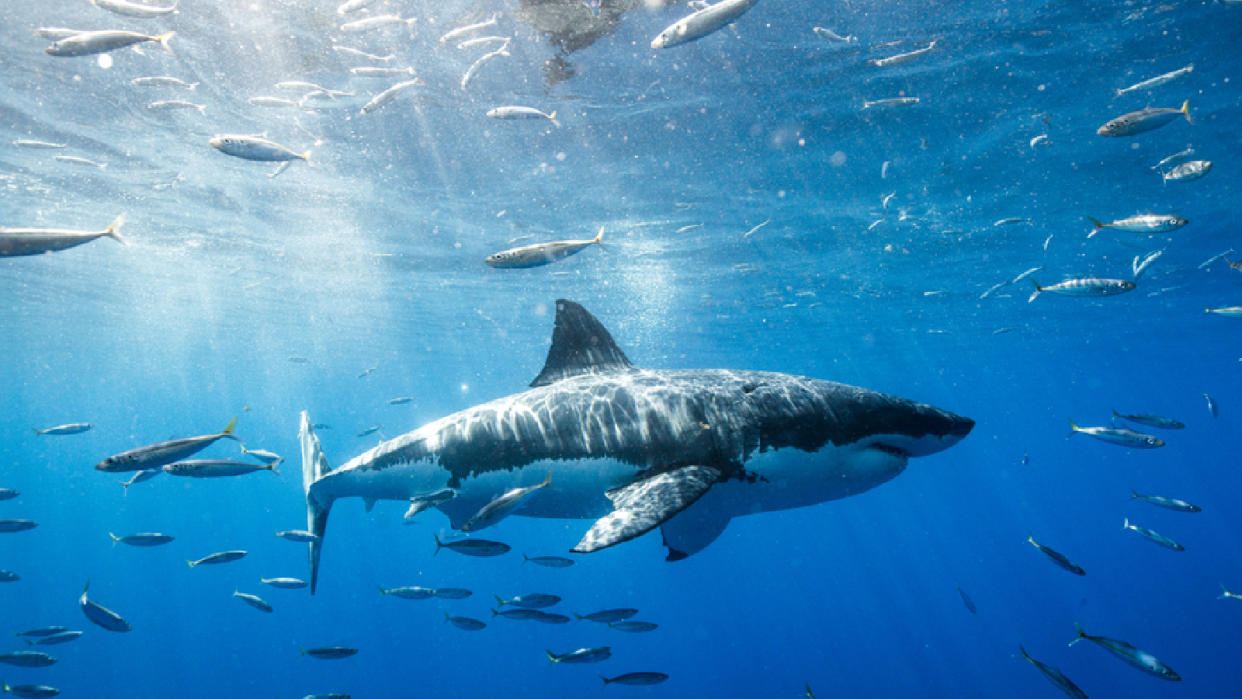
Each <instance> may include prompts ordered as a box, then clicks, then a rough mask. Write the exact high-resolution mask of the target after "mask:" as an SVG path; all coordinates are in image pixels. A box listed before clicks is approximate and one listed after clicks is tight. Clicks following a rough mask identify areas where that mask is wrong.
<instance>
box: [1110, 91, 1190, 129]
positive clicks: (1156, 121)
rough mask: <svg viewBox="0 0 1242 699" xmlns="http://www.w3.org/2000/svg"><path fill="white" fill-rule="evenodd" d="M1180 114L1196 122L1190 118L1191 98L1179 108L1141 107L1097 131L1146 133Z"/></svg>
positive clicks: (1187, 119)
mask: <svg viewBox="0 0 1242 699" xmlns="http://www.w3.org/2000/svg"><path fill="white" fill-rule="evenodd" d="M1179 116H1184V117H1186V121H1188V122H1190V123H1191V124H1194V123H1195V122H1194V120H1193V119H1191V118H1190V100H1186V101H1185V102H1183V103H1182V106H1181V107H1180V108H1178V109H1173V108H1171V107H1148V108H1147V109H1140V110H1138V111H1136V112H1129V113H1127V114H1122V115H1121V116H1119V117H1117V118H1116V119H1113V120H1111V121H1109V122H1108V123H1107V124H1104V125H1103V126H1101V127H1100V128H1099V129H1097V130H1096V133H1097V134H1099V135H1101V136H1111V137H1118V136H1133V135H1135V134H1140V133H1144V132H1146V131H1151V130H1153V129H1158V128H1160V127H1161V126H1164V125H1165V124H1167V123H1169V122H1171V121H1173V120H1174V119H1176V118H1178V117H1179Z"/></svg>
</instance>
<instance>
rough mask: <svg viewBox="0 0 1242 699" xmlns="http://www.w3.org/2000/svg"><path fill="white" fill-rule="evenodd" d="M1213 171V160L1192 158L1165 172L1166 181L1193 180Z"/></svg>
mask: <svg viewBox="0 0 1242 699" xmlns="http://www.w3.org/2000/svg"><path fill="white" fill-rule="evenodd" d="M1211 171H1212V161H1211V160H1191V161H1190V162H1188V163H1182V164H1181V165H1178V166H1177V167H1175V168H1173V169H1172V170H1169V171H1168V172H1166V173H1164V175H1162V177H1163V178H1164V181H1165V182H1191V181H1193V180H1197V179H1199V178H1200V177H1203V176H1204V175H1206V174H1208V173H1209V172H1211Z"/></svg>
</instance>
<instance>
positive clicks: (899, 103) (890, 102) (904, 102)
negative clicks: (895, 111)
mask: <svg viewBox="0 0 1242 699" xmlns="http://www.w3.org/2000/svg"><path fill="white" fill-rule="evenodd" d="M918 103H919V98H918V97H886V98H884V99H878V100H863V106H862V108H863V109H872V108H874V107H909V106H910V105H913V104H918Z"/></svg>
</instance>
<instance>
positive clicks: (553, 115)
mask: <svg viewBox="0 0 1242 699" xmlns="http://www.w3.org/2000/svg"><path fill="white" fill-rule="evenodd" d="M548 121H550V122H552V125H553V126H555V127H557V128H560V126H561V122H559V121H557V120H556V110H555V109H553V110H552V113H551V114H549V115H548Z"/></svg>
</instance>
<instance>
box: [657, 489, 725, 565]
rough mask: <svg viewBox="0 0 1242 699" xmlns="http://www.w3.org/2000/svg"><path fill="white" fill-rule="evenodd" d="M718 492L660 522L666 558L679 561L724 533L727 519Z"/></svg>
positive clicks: (700, 549)
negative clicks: (662, 522)
mask: <svg viewBox="0 0 1242 699" xmlns="http://www.w3.org/2000/svg"><path fill="white" fill-rule="evenodd" d="M719 496H720V493H719V492H716V493H713V494H712V495H711V496H710V497H705V498H702V499H700V500H699V501H698V502H696V503H694V504H693V505H691V506H689V507H687V508H686V510H685V511H684V512H682V513H681V514H679V515H677V516H676V517H674V518H672V519H670V520H669V521H667V522H665V523H664V524H662V525H660V534H661V535H662V536H663V538H664V546H665V547H667V548H668V556H667V557H666V558H665V559H664V560H666V561H680V560H682V559H683V558H689V557H690V556H693V555H694V554H696V553H698V552H699V551H702V550H703V549H705V548H707V547H708V545H709V544H711V543H712V542H713V541H715V540H716V538H717V537H719V536H720V535H721V534H723V533H724V530H725V527H727V526H729V520H730V519H731V517H730V515H729V513H728V512H727V511H725V509H723V508H722V507H720V504H719V500H718V498H719Z"/></svg>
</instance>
